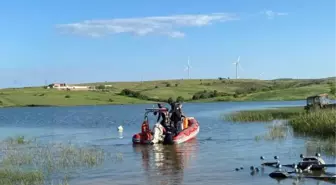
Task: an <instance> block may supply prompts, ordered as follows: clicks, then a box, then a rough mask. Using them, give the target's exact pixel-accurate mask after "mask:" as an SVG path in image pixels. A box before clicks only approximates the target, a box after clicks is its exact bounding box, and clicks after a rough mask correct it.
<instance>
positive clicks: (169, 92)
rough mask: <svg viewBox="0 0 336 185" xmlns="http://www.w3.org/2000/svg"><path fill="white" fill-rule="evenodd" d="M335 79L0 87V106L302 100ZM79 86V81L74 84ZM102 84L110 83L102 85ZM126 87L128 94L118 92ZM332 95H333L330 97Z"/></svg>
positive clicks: (211, 80)
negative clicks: (82, 87)
mask: <svg viewBox="0 0 336 185" xmlns="http://www.w3.org/2000/svg"><path fill="white" fill-rule="evenodd" d="M334 81H335V78H324V79H309V80H300V79H298V80H293V79H278V80H253V79H238V80H236V79H234V80H230V79H220V78H219V79H195V80H164V81H163V80H162V81H147V82H143V83H141V82H104V83H91V84H79V85H90V86H96V87H97V88H99V87H101V88H100V90H97V91H59V90H54V89H45V88H43V87H26V88H16V89H13V88H11V89H0V106H1V107H9V106H29V105H46V106H47V105H50V106H74V105H105V104H138V103H153V102H157V101H167V99H168V98H172V99H174V100H175V99H176V98H178V97H179V99H180V100H184V101H189V102H214V101H260V100H262V101H267V100H301V99H305V98H306V97H307V96H310V95H315V94H319V93H329V92H330V85H329V84H330V83H334ZM77 85H78V84H77ZM102 85H112V87H109V88H103V87H102ZM125 90H128V91H127V92H128V93H121V92H124V91H125ZM331 98H334V96H331Z"/></svg>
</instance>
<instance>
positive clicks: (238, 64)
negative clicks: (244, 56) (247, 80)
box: [233, 56, 241, 79]
mask: <svg viewBox="0 0 336 185" xmlns="http://www.w3.org/2000/svg"><path fill="white" fill-rule="evenodd" d="M239 60H240V56H238V59H237V61H236V62H233V64H234V65H236V79H238V66H239V67H240V68H241V65H240V62H239Z"/></svg>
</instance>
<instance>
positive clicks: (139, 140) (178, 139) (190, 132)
mask: <svg viewBox="0 0 336 185" xmlns="http://www.w3.org/2000/svg"><path fill="white" fill-rule="evenodd" d="M199 130H200V126H199V123H198V122H197V120H196V119H195V118H192V117H190V118H188V128H186V129H183V130H182V131H180V132H179V133H178V134H177V135H176V136H174V137H172V136H171V135H169V134H167V135H166V136H165V139H164V142H163V144H180V143H183V142H186V141H189V140H191V139H193V138H195V137H196V136H197V135H198V133H199ZM152 139H153V136H152V134H151V133H146V134H143V133H137V134H134V135H133V138H132V142H133V144H151V141H152Z"/></svg>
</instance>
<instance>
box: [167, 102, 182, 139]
mask: <svg viewBox="0 0 336 185" xmlns="http://www.w3.org/2000/svg"><path fill="white" fill-rule="evenodd" d="M171 106H172V108H171V110H170V112H171V116H170V120H171V122H173V125H174V130H175V134H177V131H178V130H177V129H178V126H177V125H178V124H182V117H184V118H185V116H184V114H183V112H182V104H179V103H173V104H172V105H171Z"/></svg>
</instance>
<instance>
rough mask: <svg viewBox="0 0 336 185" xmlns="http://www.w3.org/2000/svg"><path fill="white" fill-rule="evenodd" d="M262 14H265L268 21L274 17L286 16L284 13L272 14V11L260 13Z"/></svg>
mask: <svg viewBox="0 0 336 185" xmlns="http://www.w3.org/2000/svg"><path fill="white" fill-rule="evenodd" d="M261 13H262V14H265V15H266V16H267V18H268V19H273V18H274V17H275V16H284V15H288V13H286V12H274V11H272V10H266V11H263V12H261Z"/></svg>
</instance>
